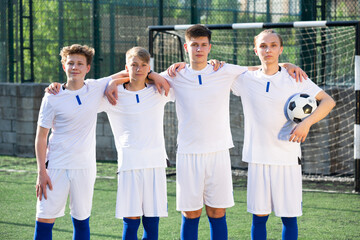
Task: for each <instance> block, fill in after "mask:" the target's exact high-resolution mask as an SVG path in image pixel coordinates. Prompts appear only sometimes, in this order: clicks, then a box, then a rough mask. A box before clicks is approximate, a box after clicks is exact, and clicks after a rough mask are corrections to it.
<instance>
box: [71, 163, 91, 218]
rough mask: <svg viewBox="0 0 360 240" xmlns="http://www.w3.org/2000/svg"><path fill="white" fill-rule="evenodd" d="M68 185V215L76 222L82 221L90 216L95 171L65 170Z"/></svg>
mask: <svg viewBox="0 0 360 240" xmlns="http://www.w3.org/2000/svg"><path fill="white" fill-rule="evenodd" d="M67 171H68V175H69V178H70V180H71V184H70V205H69V206H70V214H71V216H73V217H74V218H75V219H77V220H84V219H86V218H88V217H89V216H90V214H91V208H92V199H93V195H94V185H95V180H96V169H95V168H90V169H71V170H67Z"/></svg>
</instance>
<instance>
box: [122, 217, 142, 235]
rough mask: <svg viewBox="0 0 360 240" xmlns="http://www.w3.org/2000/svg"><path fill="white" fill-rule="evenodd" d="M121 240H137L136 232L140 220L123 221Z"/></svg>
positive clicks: (127, 219)
mask: <svg viewBox="0 0 360 240" xmlns="http://www.w3.org/2000/svg"><path fill="white" fill-rule="evenodd" d="M123 223H124V228H123V236H122V239H123V240H137V231H138V228H139V226H140V219H129V218H124V219H123Z"/></svg>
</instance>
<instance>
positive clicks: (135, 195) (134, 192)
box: [115, 169, 144, 219]
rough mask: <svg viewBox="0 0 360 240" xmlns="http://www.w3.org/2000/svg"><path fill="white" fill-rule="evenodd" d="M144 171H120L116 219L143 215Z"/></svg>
mask: <svg viewBox="0 0 360 240" xmlns="http://www.w3.org/2000/svg"><path fill="white" fill-rule="evenodd" d="M143 179H144V178H143V170H142V169H136V170H128V171H120V172H119V174H118V189H117V197H116V212H115V217H116V218H120V219H121V218H124V217H140V216H142V215H143V206H142V204H143V200H144V195H143V189H144V186H143V182H144V181H143Z"/></svg>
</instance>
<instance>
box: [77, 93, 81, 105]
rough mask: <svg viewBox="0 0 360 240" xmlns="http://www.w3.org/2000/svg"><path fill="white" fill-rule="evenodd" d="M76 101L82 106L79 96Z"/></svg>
mask: <svg viewBox="0 0 360 240" xmlns="http://www.w3.org/2000/svg"><path fill="white" fill-rule="evenodd" d="M76 100H77V102H78V104H79V105H81V100H80V97H79V95H76Z"/></svg>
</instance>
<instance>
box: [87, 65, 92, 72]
mask: <svg viewBox="0 0 360 240" xmlns="http://www.w3.org/2000/svg"><path fill="white" fill-rule="evenodd" d="M90 69H91V65H90V64H88V65H87V70H86V73H88V72H89V71H90Z"/></svg>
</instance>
